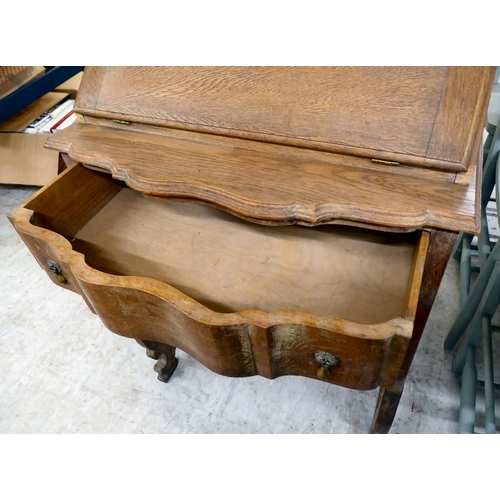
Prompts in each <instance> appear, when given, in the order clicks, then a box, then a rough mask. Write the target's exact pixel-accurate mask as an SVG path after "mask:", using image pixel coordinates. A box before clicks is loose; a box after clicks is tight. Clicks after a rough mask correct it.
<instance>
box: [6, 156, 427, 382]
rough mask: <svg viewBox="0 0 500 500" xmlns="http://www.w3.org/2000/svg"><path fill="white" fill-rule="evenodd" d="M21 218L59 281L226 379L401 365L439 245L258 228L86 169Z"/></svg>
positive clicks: (391, 370) (337, 375)
mask: <svg viewBox="0 0 500 500" xmlns="http://www.w3.org/2000/svg"><path fill="white" fill-rule="evenodd" d="M69 185H71V186H74V189H72V190H69V189H67V187H68V186H69ZM75 188H76V189H75ZM62 192H64V193H65V196H60V193H62ZM11 220H12V222H13V224H14V226H15V227H16V229H17V231H18V232H19V234H20V235H21V237H22V238H23V240H24V241H25V242H26V244H27V245H28V247H29V248H30V250H31V251H32V252H33V254H34V256H35V257H36V258H37V260H38V262H39V263H40V265H41V266H42V267H43V268H44V269H45V270H46V271H47V274H48V275H49V276H50V278H51V279H52V280H53V282H54V283H56V284H57V285H59V286H61V287H63V288H67V289H69V290H72V291H74V292H77V293H80V294H81V295H82V297H83V298H84V299H85V300H86V301H87V302H88V304H89V305H90V307H91V308H92V309H93V310H94V311H95V312H96V313H97V314H98V315H99V316H100V317H101V319H102V320H103V322H104V324H105V325H106V326H107V327H108V328H109V329H110V330H112V331H113V332H115V333H117V334H120V335H123V336H126V337H131V338H137V339H141V340H143V341H144V340H146V341H156V342H162V343H165V344H169V345H172V346H175V347H178V348H180V349H182V350H184V351H186V352H187V353H189V354H190V355H192V356H193V357H195V358H196V359H197V360H199V361H200V362H201V363H203V364H204V365H205V366H207V367H208V368H210V369H211V370H214V371H215V372H217V373H220V374H222V375H228V376H235V377H241V376H250V375H257V374H259V375H263V376H265V377H268V378H275V377H279V376H281V375H302V376H307V377H312V378H319V379H322V380H324V381H326V382H331V383H335V384H339V385H342V386H345V387H350V388H354V389H373V388H374V387H377V386H378V385H379V384H380V382H381V381H382V379H384V378H385V379H386V382H390V379H391V377H392V378H394V376H395V374H397V372H398V370H399V368H400V366H401V363H402V359H403V357H404V353H405V351H406V347H407V344H408V341H409V339H410V337H411V333H412V329H413V320H414V314H415V308H416V300H417V298H418V291H419V286H420V282H421V278H422V270H423V264H424V260H425V254H426V247H427V242H428V233H426V232H412V233H383V232H378V231H373V230H366V229H359V228H352V227H344V226H324V227H320V228H304V227H297V226H286V227H265V226H264V227H263V226H257V225H255V224H252V223H250V222H246V221H244V220H241V219H239V218H237V217H235V216H233V215H230V214H227V213H225V212H222V211H220V210H217V209H214V208H211V207H206V206H203V205H197V204H191V203H176V202H164V201H160V199H154V198H146V197H145V196H143V195H141V194H140V193H138V192H136V191H133V190H131V189H129V188H127V187H125V186H124V185H123V184H122V183H120V182H117V181H115V180H113V179H112V178H111V177H110V176H109V175H106V174H103V173H100V172H95V171H93V170H90V169H87V168H85V167H84V166H82V165H75V166H73V167H71V168H69V169H68V170H66V171H65V172H63V173H62V174H61V175H60V176H59V178H57V179H56V180H55V181H54V182H53V183H52V184H50V185H48V186H46V187H45V189H43V190H42V191H41V192H40V193H38V194H36V195H35V196H34V197H33V198H32V199H31V200H29V201H28V202H27V203H26V204H25V205H24V207H23V208H20V209H18V210H17V211H16V212H14V213H13V214H12V215H11Z"/></svg>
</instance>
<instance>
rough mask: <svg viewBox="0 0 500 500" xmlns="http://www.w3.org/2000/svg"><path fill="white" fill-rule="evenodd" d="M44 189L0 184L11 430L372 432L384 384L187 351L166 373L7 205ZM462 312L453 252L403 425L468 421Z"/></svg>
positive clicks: (1, 356)
mask: <svg viewBox="0 0 500 500" xmlns="http://www.w3.org/2000/svg"><path fill="white" fill-rule="evenodd" d="M35 191H36V188H29V187H19V186H0V432H1V433H145V434H146V433H273V434H286V433H289V434H299V433H314V434H322V433H365V432H367V431H368V429H369V426H370V422H371V416H372V413H373V410H374V407H375V401H376V396H377V393H376V391H369V392H359V391H352V390H347V389H343V388H340V387H335V386H332V385H329V384H324V383H321V382H319V381H316V380H312V379H305V378H299V377H283V378H279V379H277V380H272V381H271V380H267V379H264V378H259V377H252V378H247V379H231V378H226V377H222V376H219V375H216V374H214V373H211V372H210V371H209V370H208V369H206V368H205V367H203V366H202V365H200V364H199V363H198V362H197V361H196V360H194V359H193V358H191V357H190V356H188V355H187V354H185V353H183V352H179V351H178V358H179V366H178V368H177V370H176V372H175V374H174V376H173V377H172V379H171V380H170V382H169V383H168V384H163V383H161V382H159V381H158V380H157V379H156V374H155V373H154V372H153V369H152V368H153V365H154V361H153V360H151V359H149V358H147V357H146V355H145V351H144V349H143V348H142V347H141V346H139V345H138V344H137V343H135V342H134V341H132V340H130V339H126V338H121V337H119V336H116V335H114V334H112V333H111V332H109V331H108V330H107V329H106V328H105V327H104V326H103V325H102V324H101V322H100V320H99V318H98V317H96V316H95V315H93V314H92V313H91V312H90V311H89V310H88V309H87V306H86V305H85V303H84V301H83V300H82V299H81V297H79V296H78V295H76V294H73V293H71V292H69V291H65V290H62V289H60V288H59V287H56V286H54V285H53V284H52V283H51V282H50V281H49V279H48V278H47V277H46V275H45V273H44V272H43V271H42V270H41V269H40V267H39V266H38V264H37V263H36V261H35V259H34V258H33V257H32V256H31V254H30V252H29V250H28V249H27V248H26V246H25V245H24V243H23V242H22V241H21V239H20V238H19V236H18V235H17V233H16V232H15V231H14V229H13V228H12V227H11V225H10V223H9V222H8V220H7V218H6V214H7V213H9V212H10V211H11V210H12V209H14V208H15V207H17V206H18V205H20V204H21V203H22V202H23V201H24V200H25V199H26V198H28V197H29V196H31V194H32V193H34V192H35ZM457 310H458V264H457V263H456V262H455V261H453V260H452V261H451V262H450V263H449V265H448V268H447V271H446V274H445V276H444V279H443V282H442V285H441V288H440V290H439V294H438V296H437V299H436V302H435V306H434V309H433V311H432V313H431V316H430V319H429V322H428V325H427V328H426V331H425V333H424V337H423V340H422V342H421V344H420V346H419V350H418V352H417V354H416V356H415V360H414V363H413V365H412V368H411V370H410V373H409V377H408V379H407V383H406V387H405V391H404V394H403V397H402V400H401V403H400V407H399V409H398V413H397V415H396V419H395V422H394V425H393V427H392V429H391V431H390V432H391V433H400V434H402V433H405V434H409V433H421V434H422V433H427V434H429V433H436V434H442V433H455V432H456V431H457V419H458V404H459V392H460V382H459V380H458V379H457V378H456V377H455V376H454V375H452V374H451V371H450V363H451V354H450V353H449V352H447V351H444V349H443V347H442V345H443V340H444V337H445V336H446V334H447V332H448V329H449V327H450V325H451V322H452V321H453V319H454V317H455V315H456V313H457ZM480 405H481V400H480V399H479V401H478V407H479V408H480ZM480 420H481V418H480V417H479V418H478V429H477V432H482V429H481V422H480Z"/></svg>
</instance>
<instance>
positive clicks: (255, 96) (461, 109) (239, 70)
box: [75, 67, 495, 172]
mask: <svg viewBox="0 0 500 500" xmlns="http://www.w3.org/2000/svg"><path fill="white" fill-rule="evenodd" d="M494 71H495V69H494V68H490V67H87V68H86V69H85V73H84V76H83V79H82V83H81V87H80V90H79V94H78V98H77V102H76V106H75V110H76V111H77V112H79V113H81V114H82V115H84V116H89V117H97V118H105V119H108V120H109V119H110V120H121V121H125V122H131V123H137V124H149V125H155V126H161V127H170V128H179V129H184V130H192V131H198V132H208V133H212V134H217V135H225V136H229V137H240V138H245V139H252V140H258V141H264V142H272V143H278V144H286V145H293V146H300V147H305V148H310V149H316V150H322V151H330V152H334V153H342V154H348V155H353V156H361V157H365V158H370V159H374V160H375V161H386V162H387V161H388V162H396V163H399V164H403V165H413V166H420V167H425V168H430V169H436V170H444V171H455V172H464V171H466V170H467V169H468V168H469V165H471V164H474V163H475V161H476V159H477V152H478V149H479V144H480V141H481V135H482V128H483V124H484V120H485V115H486V110H487V106H488V98H489V94H490V91H491V85H492V83H493V77H494Z"/></svg>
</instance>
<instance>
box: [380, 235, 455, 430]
mask: <svg viewBox="0 0 500 500" xmlns="http://www.w3.org/2000/svg"><path fill="white" fill-rule="evenodd" d="M456 239H457V234H456V233H450V232H447V231H437V230H435V231H432V232H431V237H430V240H429V248H428V250H427V256H426V259H425V267H424V273H423V276H422V286H421V288H420V294H419V298H418V306H417V312H416V315H415V323H414V327H413V333H412V337H411V340H410V344H409V346H408V350H407V351H406V355H405V359H404V361H403V363H402V365H401V369H400V372H399V375H398V379H397V381H396V383H395V384H394V385H393V387H390V388H388V387H384V386H383V385H382V386H381V387H380V390H379V395H378V399H377V406H376V408H375V413H374V415H373V420H372V425H371V428H370V433H371V434H385V433H387V432H389V429H390V428H391V425H392V422H393V421H394V417H395V415H396V411H397V409H398V405H399V400H400V399H401V395H402V393H403V388H404V383H405V380H406V375H407V374H408V370H409V369H410V365H411V362H412V361H413V357H414V356H415V352H416V351H417V347H418V344H419V342H420V339H421V337H422V333H423V331H424V328H425V325H426V323H427V319H428V318H429V314H430V312H431V309H432V305H433V304H434V299H435V298H436V294H437V291H438V289H439V285H440V284H441V279H442V278H443V274H444V271H445V269H446V266H447V264H448V260H449V258H450V255H451V253H452V250H453V247H454V245H455V242H456Z"/></svg>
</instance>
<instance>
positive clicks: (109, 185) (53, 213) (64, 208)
mask: <svg viewBox="0 0 500 500" xmlns="http://www.w3.org/2000/svg"><path fill="white" fill-rule="evenodd" d="M75 167H76V168H68V169H66V170H65V171H64V172H63V173H61V174H60V175H59V176H58V177H56V178H55V179H53V181H52V182H50V183H49V184H47V185H46V186H44V187H43V188H42V189H41V190H40V191H38V192H37V193H35V194H34V195H33V196H32V197H31V198H29V199H28V200H27V201H26V202H25V203H24V205H23V206H24V207H26V208H27V209H29V210H33V211H34V216H33V221H32V222H33V223H34V224H36V225H40V226H43V227H45V228H47V229H51V230H52V231H55V232H57V233H60V234H62V235H63V236H65V237H68V238H70V237H73V236H74V235H75V234H76V233H77V232H78V231H79V230H80V229H81V228H82V227H83V226H84V225H85V224H86V223H87V222H88V221H89V220H90V219H91V218H92V217H93V216H94V215H95V214H96V213H98V212H99V210H101V208H102V207H103V206H104V205H106V203H107V202H108V201H109V200H111V199H112V198H113V196H115V195H116V194H117V193H118V192H119V191H120V190H121V189H122V187H123V184H122V183H120V182H118V181H115V180H114V179H111V178H110V176H109V175H106V174H103V173H100V172H95V171H93V170H90V169H85V168H83V167H82V166H81V165H75Z"/></svg>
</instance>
